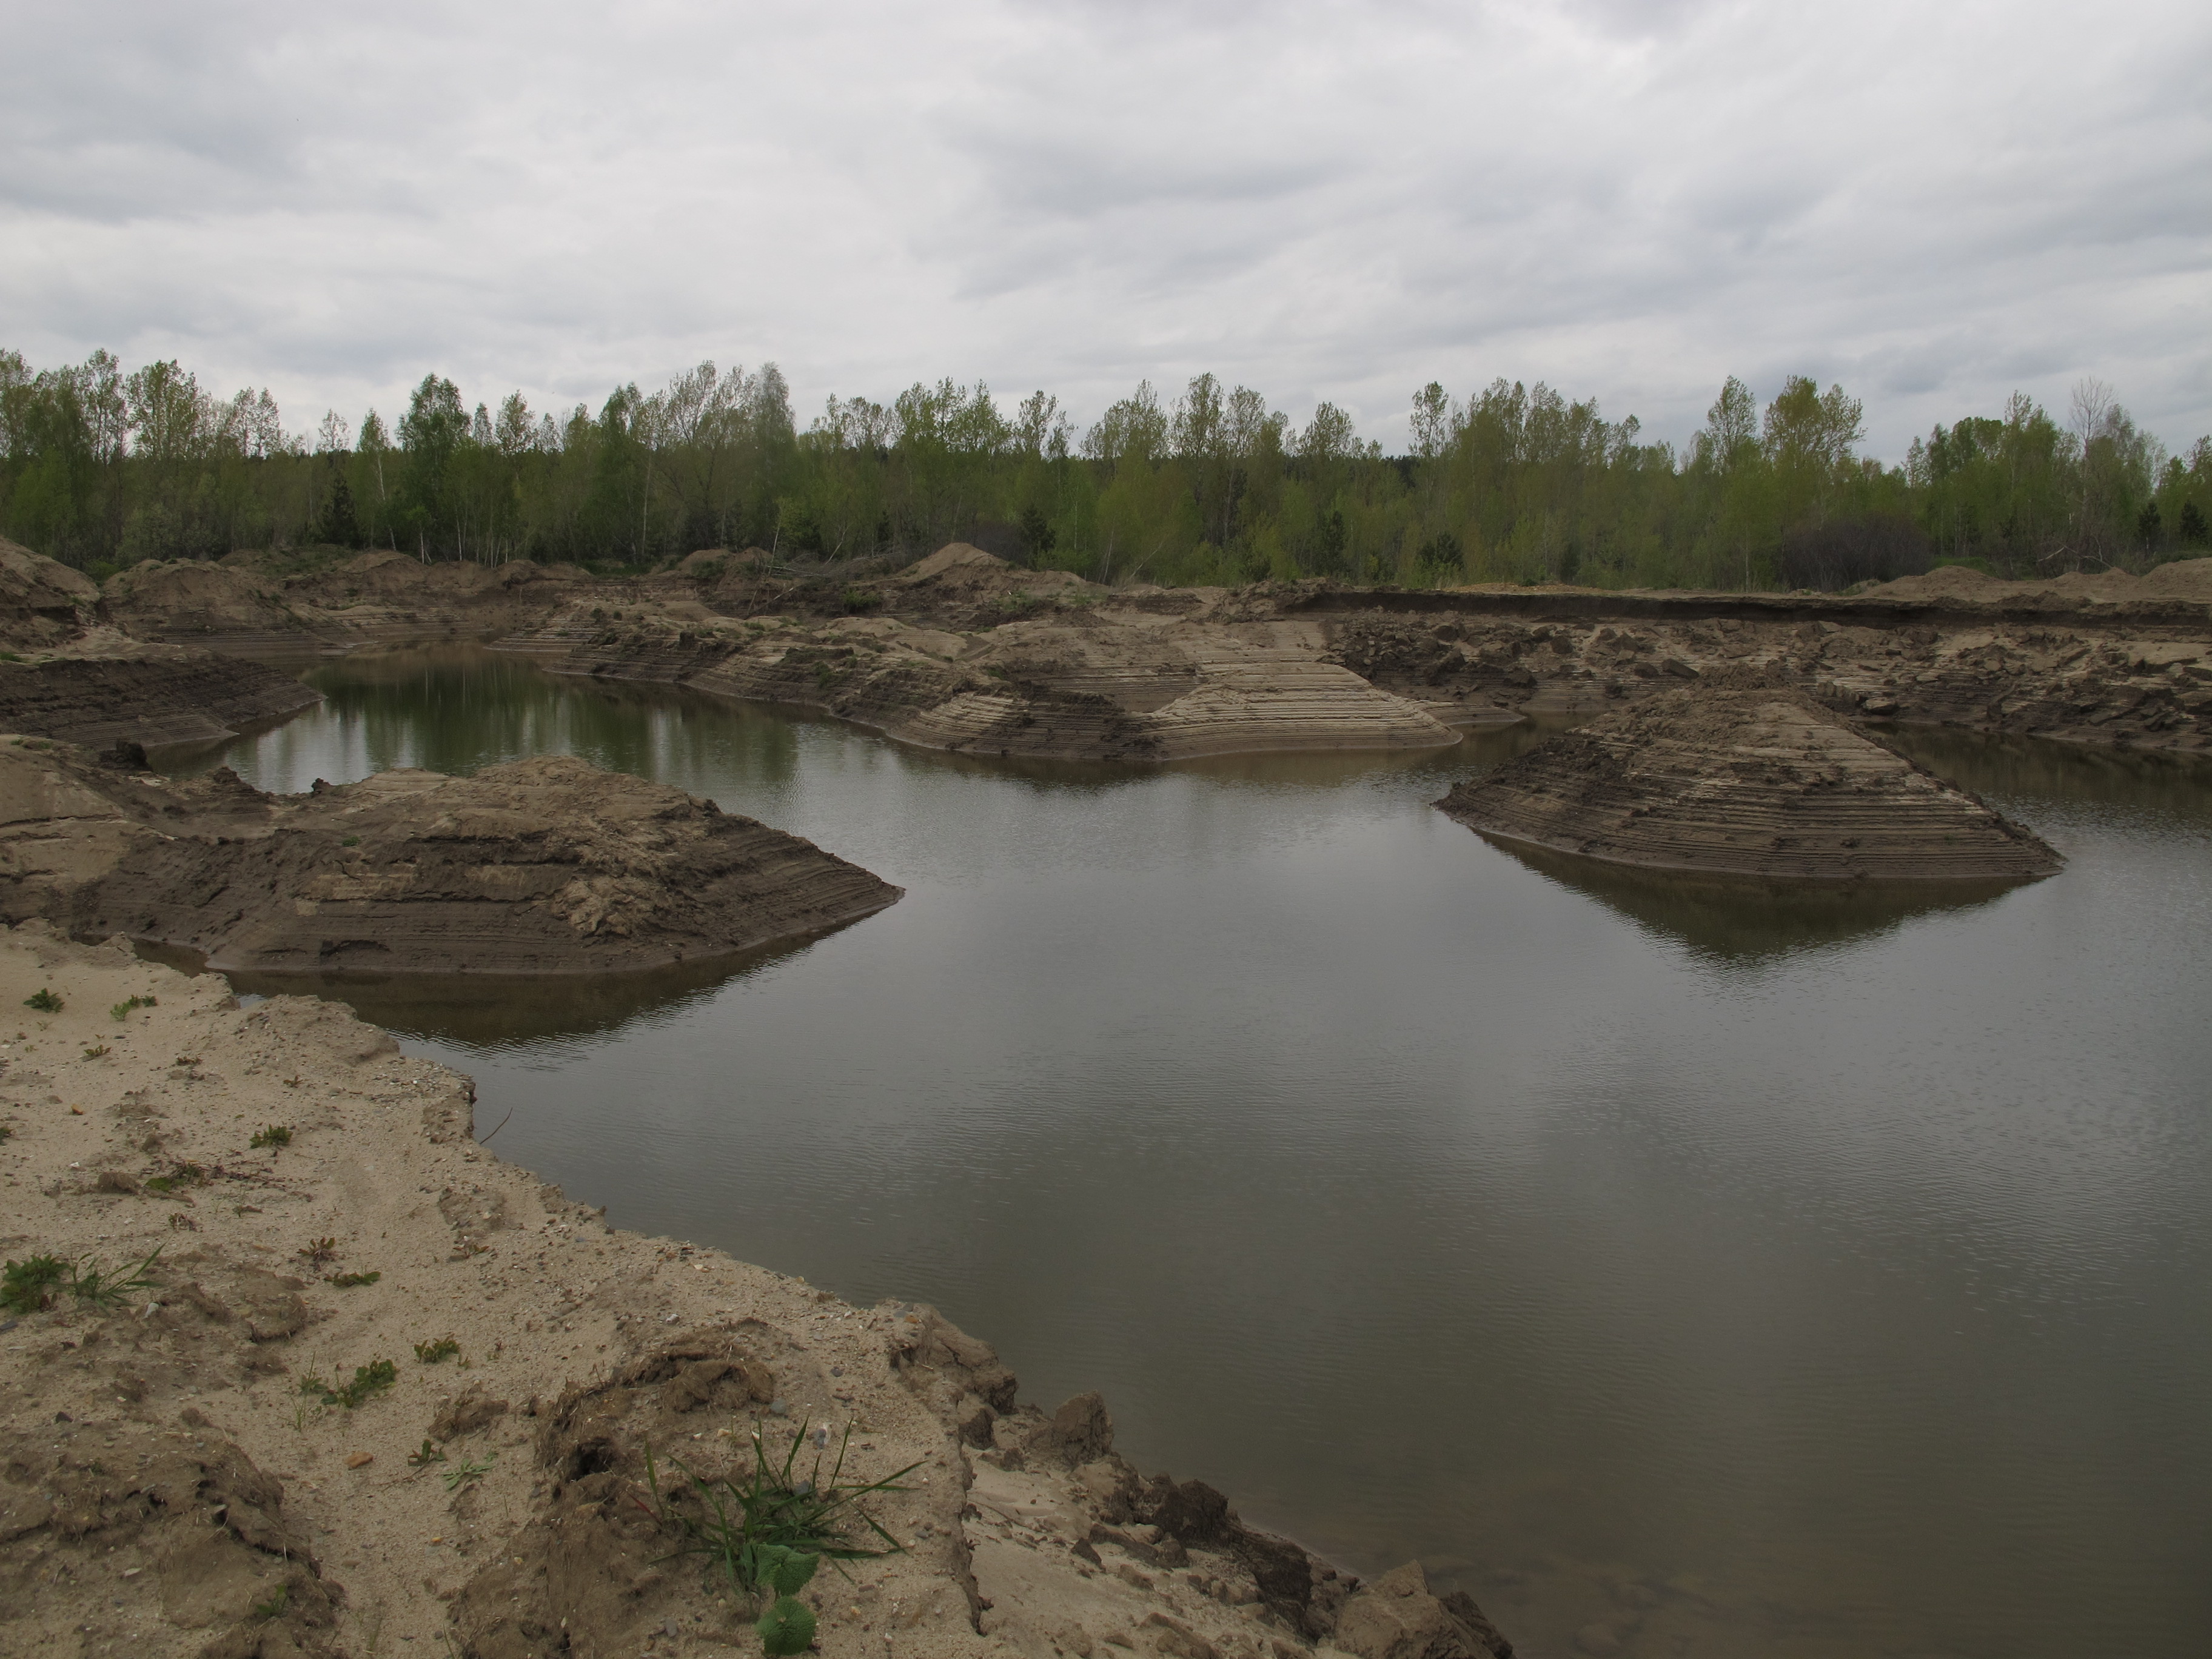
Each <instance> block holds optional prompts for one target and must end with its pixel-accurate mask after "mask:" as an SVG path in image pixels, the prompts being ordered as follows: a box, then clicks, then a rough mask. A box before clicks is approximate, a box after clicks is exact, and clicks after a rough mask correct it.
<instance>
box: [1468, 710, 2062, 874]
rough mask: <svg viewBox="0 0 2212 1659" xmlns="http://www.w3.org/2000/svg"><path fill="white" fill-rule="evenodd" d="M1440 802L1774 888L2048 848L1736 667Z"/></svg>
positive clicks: (2011, 857) (1996, 869) (2008, 870)
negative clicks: (1776, 884)
mask: <svg viewBox="0 0 2212 1659" xmlns="http://www.w3.org/2000/svg"><path fill="white" fill-rule="evenodd" d="M1437 805H1438V806H1439V807H1440V808H1442V809H1443V811H1444V812H1446V813H1447V814H1449V816H1450V817H1455V818H1456V819H1458V820H1459V821H1460V822H1461V823H1464V824H1466V825H1467V826H1468V828H1470V829H1476V830H1479V831H1480V832H1481V833H1482V834H1484V835H1486V836H1495V837H1497V838H1498V839H1499V840H1501V841H1504V842H1509V843H1516V842H1517V843H1522V844H1526V845H1529V846H1534V847H1540V848H1546V849H1547V850H1549V851H1552V852H1555V853H1568V854H1575V855H1577V856H1578V857H1582V858H1586V859H1591V860H1597V861H1600V862H1602V863H1607V864H1619V865H1632V866H1637V867H1638V868H1641V869H1645V870H1654V871H1674V872H1684V873H1688V874H1694V875H1705V876H1744V877H1753V878H1759V879H1762V880H1767V881H1784V882H1876V883H1893V882H1915V883H1917V882H1944V881H1948V882H1959V883H1996V882H2018V881H2033V880H2035V879H2037V878H2040V877H2043V876H2047V875H2051V874H2052V873H2054V872H2056V871H2057V868H2058V866H2059V859H2058V855H2057V854H2056V853H2054V852H2052V851H2051V848H2049V847H2047V846H2045V844H2044V842H2042V840H2041V839H2040V838H2039V837H2038V836H2035V835H2034V834H2033V832H2032V831H2030V830H2027V829H2023V828H2021V826H2020V825H2019V824H2016V823H2012V822H2010V821H2009V820H2008V819H2006V818H2004V817H2001V816H2000V815H1999V814H1998V813H1996V811H1992V810H1991V809H1990V807H1989V806H1987V805H1984V803H1983V802H1982V801H1980V800H1979V799H1976V798H1975V797H1974V796H1972V795H1971V794H1969V793H1966V791H1964V790H1962V789H1960V788H1958V787H1955V786H1954V785H1952V784H1948V783H1946V782H1945V781H1943V780H1942V779H1941V778H1938V777H1936V775H1934V774H1932V773H1930V772H1929V771H1927V770H1926V769H1923V768H1922V767H1920V766H1917V765H1916V764H1914V763H1912V762H1911V761H1910V760H1908V759H1907V758H1905V756H1903V755H1901V754H1899V753H1898V752H1897V751H1896V750H1893V749H1892V748H1890V747H1889V746H1888V745H1887V744H1882V743H1880V742H1877V741H1876V740H1875V739H1874V738H1870V737H1869V736H1867V735H1866V734H1865V733H1863V732H1860V731H1858V730H1857V728H1855V727H1854V726H1852V725H1851V723H1850V721H1848V720H1844V718H1843V717H1842V716H1841V715H1839V714H1836V713H1835V712H1834V711H1833V710H1832V709H1828V708H1822V707H1821V706H1820V704H1818V703H1816V702H1814V701H1813V700H1812V699H1811V698H1810V697H1808V696H1806V695H1805V694H1804V693H1803V692H1802V691H1800V690H1796V689H1794V688H1792V687H1789V686H1785V685H1780V684H1776V683H1774V682H1773V681H1772V680H1771V679H1768V678H1765V676H1763V675H1759V674H1756V673H1744V672H1741V671H1740V672H1738V673H1736V674H1734V675H1729V676H1724V677H1717V680H1715V681H1708V682H1706V683H1704V684H1699V685H1696V686H1684V687H1682V688H1680V689H1679V690H1672V691H1668V692H1667V693H1665V694H1664V695H1662V696H1656V697H1653V698H1651V699H1650V701H1649V702H1641V703H1637V704H1634V705H1632V706H1631V707H1629V708H1625V709H1623V710H1621V711H1620V712H1619V713H1616V714H1607V715H1605V716H1603V717H1601V718H1600V719H1598V720H1593V721H1591V722H1590V723H1589V725H1587V726H1578V727H1577V728H1576V729H1575V730H1573V731H1571V732H1562V733H1560V734H1559V736H1557V737H1553V738H1547V739H1546V740H1545V741H1544V742H1543V743H1541V744H1538V745H1537V746H1536V747H1535V748H1534V749H1531V750H1528V752H1527V753H1526V754H1523V755H1521V756H1518V757H1516V758H1515V759H1513V760H1511V761H1509V762H1508V763H1506V764H1504V766H1501V767H1499V768H1498V769H1496V770H1495V771H1492V772H1487V773H1485V774H1484V775H1481V776H1480V777H1476V778H1470V779H1468V781H1465V782H1463V783H1461V784H1460V785H1458V786H1457V787H1455V788H1454V789H1453V790H1452V792H1451V793H1449V794H1448V795H1446V796H1445V797H1444V798H1443V799H1442V800H1440V801H1438V802H1437Z"/></svg>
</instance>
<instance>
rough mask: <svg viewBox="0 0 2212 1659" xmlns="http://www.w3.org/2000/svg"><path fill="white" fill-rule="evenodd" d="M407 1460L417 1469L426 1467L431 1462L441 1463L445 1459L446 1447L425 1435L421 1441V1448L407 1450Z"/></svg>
mask: <svg viewBox="0 0 2212 1659" xmlns="http://www.w3.org/2000/svg"><path fill="white" fill-rule="evenodd" d="M407 1461H408V1462H410V1463H412V1464H413V1465H414V1466H415V1467H416V1468H418V1469H421V1468H428V1467H429V1466H430V1465H431V1464H433V1463H442V1462H445V1461H446V1449H445V1448H444V1447H443V1446H441V1445H440V1444H439V1443H437V1442H436V1441H435V1440H431V1439H428V1438H427V1437H426V1438H425V1439H424V1440H423V1442H422V1450H421V1451H416V1452H409V1453H408V1454H407Z"/></svg>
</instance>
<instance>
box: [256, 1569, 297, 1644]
mask: <svg viewBox="0 0 2212 1659" xmlns="http://www.w3.org/2000/svg"><path fill="white" fill-rule="evenodd" d="M291 1599H292V1587H291V1586H290V1585H289V1584H279V1585H277V1586H276V1594H275V1595H271V1596H270V1598H269V1599H268V1600H267V1601H256V1602H255V1603H254V1604H253V1617H254V1618H255V1620H258V1622H259V1623H262V1624H264V1625H265V1624H267V1623H269V1621H270V1620H272V1619H282V1618H283V1616H284V1604H285V1603H286V1602H288V1601H290V1600H291ZM256 1651H257V1652H258V1651H259V1650H258V1649H257V1650H256Z"/></svg>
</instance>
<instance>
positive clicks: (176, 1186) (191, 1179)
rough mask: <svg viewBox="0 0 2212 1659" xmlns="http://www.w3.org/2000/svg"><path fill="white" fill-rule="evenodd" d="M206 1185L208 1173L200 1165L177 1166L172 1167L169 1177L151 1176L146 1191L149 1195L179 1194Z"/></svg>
mask: <svg viewBox="0 0 2212 1659" xmlns="http://www.w3.org/2000/svg"><path fill="white" fill-rule="evenodd" d="M206 1185H207V1171H206V1170H203V1169H202V1168H200V1166H199V1165H198V1164H172V1165H171V1166H170V1169H169V1173H168V1174H167V1175H158V1176H149V1177H148V1178H147V1182H146V1190H147V1191H148V1192H149V1193H173V1192H179V1191H181V1190H183V1189H184V1188H186V1187H204V1186H206Z"/></svg>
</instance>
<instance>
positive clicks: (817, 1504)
mask: <svg viewBox="0 0 2212 1659" xmlns="http://www.w3.org/2000/svg"><path fill="white" fill-rule="evenodd" d="M810 1440H811V1442H812V1443H813V1444H814V1462H813V1467H812V1468H811V1470H809V1471H808V1472H807V1473H806V1474H803V1475H802V1474H799V1470H798V1462H799V1448H800V1447H801V1446H803V1445H805V1444H806V1443H807V1442H809V1441H810ZM852 1440H853V1431H852V1427H851V1425H847V1426H846V1430H845V1434H844V1437H843V1439H842V1440H840V1441H839V1442H838V1444H837V1455H836V1461H835V1462H833V1463H831V1465H830V1467H829V1469H828V1471H827V1472H826V1473H825V1472H824V1470H823V1460H824V1458H825V1457H826V1456H827V1455H828V1448H829V1431H828V1430H827V1429H818V1430H816V1431H813V1432H812V1433H809V1432H808V1431H807V1429H806V1425H804V1424H801V1425H799V1431H798V1433H797V1434H795V1435H794V1436H793V1437H792V1442H791V1446H790V1449H788V1450H787V1451H786V1452H785V1453H784V1455H783V1459H782V1462H781V1463H777V1462H770V1460H769V1452H768V1445H767V1443H766V1441H765V1440H763V1438H762V1434H761V1431H760V1430H758V1429H755V1430H754V1431H753V1436H752V1447H753V1460H752V1468H751V1471H750V1474H747V1475H746V1477H745V1478H744V1480H743V1481H742V1482H740V1481H738V1480H733V1479H730V1478H728V1477H725V1478H724V1479H722V1480H707V1479H706V1478H705V1477H703V1476H702V1475H698V1474H693V1473H692V1472H691V1471H690V1469H688V1468H684V1465H683V1464H682V1463H680V1462H677V1461H676V1460H675V1459H673V1458H671V1459H670V1460H669V1461H670V1462H671V1464H673V1465H674V1467H675V1468H677V1469H678V1470H679V1471H681V1473H682V1474H683V1475H684V1480H685V1481H686V1483H687V1485H688V1490H687V1491H685V1492H683V1493H682V1494H681V1495H680V1497H678V1496H668V1497H664V1496H663V1494H662V1492H661V1490H660V1474H659V1468H658V1467H657V1466H656V1465H655V1463H654V1462H653V1447H652V1445H651V1444H650V1443H647V1446H646V1449H645V1478H646V1484H647V1487H648V1488H649V1489H650V1491H651V1492H652V1494H653V1517H654V1518H655V1519H656V1520H657V1521H659V1522H660V1523H661V1525H663V1526H665V1527H669V1528H673V1529H675V1530H676V1531H677V1532H678V1534H680V1535H681V1538H682V1542H681V1543H679V1544H678V1547H677V1550H676V1553H677V1554H678V1555H701V1556H704V1557H706V1558H707V1559H708V1562H710V1563H711V1564H712V1565H714V1566H716V1567H719V1568H720V1570H721V1572H722V1575H723V1576H724V1577H726V1578H727V1579H728V1580H729V1583H730V1586H731V1589H732V1590H733V1591H735V1592H736V1593H737V1594H738V1595H739V1596H741V1597H743V1598H744V1599H745V1600H747V1601H764V1602H766V1604H767V1605H766V1607H764V1608H763V1611H762V1613H761V1616H760V1620H759V1622H758V1623H757V1624H756V1625H755V1626H754V1629H756V1630H757V1631H758V1632H760V1638H761V1647H762V1650H763V1652H765V1653H767V1654H769V1655H771V1656H775V1659H782V1656H786V1655H790V1654H797V1653H802V1652H804V1651H805V1650H806V1648H807V1646H808V1644H811V1642H812V1641H813V1639H814V1612H813V1609H812V1608H811V1607H808V1606H807V1605H806V1604H805V1602H804V1601H800V1600H799V1599H798V1596H799V1590H801V1589H804V1588H805V1585H806V1583H807V1582H808V1581H809V1580H810V1579H811V1578H812V1577H814V1571H815V1568H816V1567H817V1566H818V1565H820V1564H821V1562H822V1560H823V1558H824V1557H826V1558H828V1559H829V1560H831V1561H832V1562H836V1563H838V1564H840V1567H839V1570H840V1571H842V1563H844V1562H846V1561H854V1560H860V1559H866V1558H869V1557H873V1556H879V1555H890V1554H895V1553H898V1552H900V1551H901V1550H902V1549H904V1547H905V1546H903V1545H902V1544H901V1543H900V1542H899V1541H898V1540H896V1538H894V1537H892V1536H891V1535H890V1533H888V1532H886V1531H885V1530H884V1528H883V1525H882V1523H881V1522H878V1520H877V1519H876V1518H875V1517H874V1516H872V1515H870V1514H869V1513H868V1511H867V1510H866V1507H865V1505H864V1503H863V1500H864V1499H866V1498H869V1497H871V1496H872V1495H874V1494H876V1493H878V1492H904V1491H906V1490H907V1488H906V1487H904V1486H901V1485H899V1484H898V1483H899V1482H900V1481H901V1480H903V1479H904V1478H905V1477H906V1476H908V1475H909V1474H913V1473H914V1471H915V1470H916V1469H918V1468H921V1464H920V1463H919V1462H915V1463H909V1464H908V1465H907V1466H906V1468H902V1469H900V1470H898V1471H897V1472H896V1473H895V1474H887V1475H885V1476H884V1478H883V1479H882V1480H869V1481H848V1480H846V1479H845V1454H846V1451H847V1449H848V1447H850V1445H851V1444H852ZM695 1511H696V1512H695ZM869 1537H872V1538H873V1539H874V1540H877V1541H880V1542H881V1544H882V1545H883V1547H882V1548H880V1549H878V1548H875V1547H872V1546H871V1545H870V1544H869V1543H867V1542H865V1541H863V1540H864V1539H866V1538H869Z"/></svg>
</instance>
